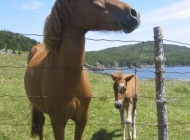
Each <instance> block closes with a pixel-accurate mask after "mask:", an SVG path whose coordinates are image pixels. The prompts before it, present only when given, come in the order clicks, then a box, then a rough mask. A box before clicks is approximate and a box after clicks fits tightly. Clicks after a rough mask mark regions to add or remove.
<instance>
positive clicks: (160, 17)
mask: <svg viewBox="0 0 190 140" xmlns="http://www.w3.org/2000/svg"><path fill="white" fill-rule="evenodd" d="M189 7H190V0H182V1H180V2H176V3H173V4H171V5H169V6H167V7H164V8H160V9H156V10H152V11H149V12H148V13H144V14H142V23H144V24H155V23H163V22H167V21H174V20H180V19H185V18H190V8H189Z"/></svg>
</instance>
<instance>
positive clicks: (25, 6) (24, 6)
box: [21, 1, 42, 10]
mask: <svg viewBox="0 0 190 140" xmlns="http://www.w3.org/2000/svg"><path fill="white" fill-rule="evenodd" d="M41 6H42V3H40V2H37V1H31V2H29V3H26V4H22V5H21V8H22V9H26V10H36V9H38V8H40V7H41Z"/></svg>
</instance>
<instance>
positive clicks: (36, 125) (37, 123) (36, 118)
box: [31, 106, 45, 140]
mask: <svg viewBox="0 0 190 140" xmlns="http://www.w3.org/2000/svg"><path fill="white" fill-rule="evenodd" d="M44 122H45V117H44V115H43V113H42V112H41V111H39V110H38V109H37V108H35V107H34V106H33V107H32V129H31V135H32V136H33V137H35V136H37V135H38V136H39V138H40V140H43V126H44Z"/></svg>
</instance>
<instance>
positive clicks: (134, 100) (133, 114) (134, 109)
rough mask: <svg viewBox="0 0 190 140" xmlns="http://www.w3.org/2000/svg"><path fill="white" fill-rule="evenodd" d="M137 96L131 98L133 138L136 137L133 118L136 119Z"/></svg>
mask: <svg viewBox="0 0 190 140" xmlns="http://www.w3.org/2000/svg"><path fill="white" fill-rule="evenodd" d="M137 100H138V99H137V98H134V99H133V112H132V119H133V132H132V133H133V138H134V139H136V125H135V120H136V106H137Z"/></svg>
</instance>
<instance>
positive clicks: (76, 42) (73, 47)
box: [50, 35, 85, 69]
mask: <svg viewBox="0 0 190 140" xmlns="http://www.w3.org/2000/svg"><path fill="white" fill-rule="evenodd" d="M84 45H85V38H84V36H78V37H77V38H75V37H73V36H68V35H65V36H64V37H63V41H62V45H61V46H60V47H59V49H58V50H57V51H56V52H54V53H52V54H51V55H50V61H53V62H51V64H52V65H54V66H55V65H56V66H57V67H64V68H69V69H83V66H84V59H85V47H84Z"/></svg>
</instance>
